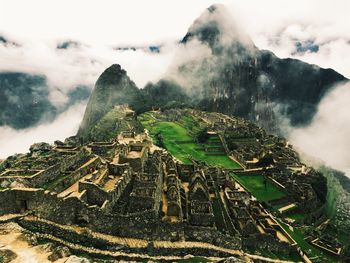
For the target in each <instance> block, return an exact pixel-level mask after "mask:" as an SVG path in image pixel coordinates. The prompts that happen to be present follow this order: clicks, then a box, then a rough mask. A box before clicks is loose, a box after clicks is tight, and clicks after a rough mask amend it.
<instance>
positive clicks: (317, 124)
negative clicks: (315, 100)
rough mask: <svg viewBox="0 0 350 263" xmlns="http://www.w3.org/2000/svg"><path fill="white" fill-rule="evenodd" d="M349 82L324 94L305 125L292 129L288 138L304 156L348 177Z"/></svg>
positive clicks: (349, 173) (349, 135) (349, 146)
mask: <svg viewBox="0 0 350 263" xmlns="http://www.w3.org/2000/svg"><path fill="white" fill-rule="evenodd" d="M349 101H350V82H346V83H343V84H339V85H337V86H335V87H333V89H332V90H330V92H329V93H328V94H326V95H325V96H324V98H323V99H322V101H321V102H320V104H319V106H318V111H317V113H316V115H315V116H314V118H313V119H312V122H311V124H310V125H308V126H307V127H303V128H292V129H291V130H290V134H289V139H290V141H291V142H292V144H294V145H295V146H296V147H297V148H299V149H300V150H302V151H303V152H305V153H306V154H307V155H311V156H314V157H317V158H319V159H321V160H322V161H324V162H325V164H327V165H329V166H331V167H332V168H335V169H339V170H341V171H343V172H345V173H346V175H347V176H348V177H350V155H349V149H350V114H349V110H350V104H349Z"/></svg>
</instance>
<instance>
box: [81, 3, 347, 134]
mask: <svg viewBox="0 0 350 263" xmlns="http://www.w3.org/2000/svg"><path fill="white" fill-rule="evenodd" d="M345 80H346V78H345V77H344V76H342V75H341V74H339V73H337V72H335V71H334V70H332V69H322V68H320V67H318V66H316V65H310V64H308V63H305V62H302V61H299V60H296V59H289V58H287V59H280V58H278V57H277V56H275V55H274V54H273V53H272V52H269V51H266V50H259V49H258V48H257V47H256V46H255V45H254V43H253V41H252V40H251V39H250V38H249V36H248V35H246V34H245V33H244V32H243V30H241V29H240V28H239V27H238V26H237V25H236V23H235V21H232V18H231V16H230V15H229V14H227V12H226V10H225V8H224V7H223V6H221V5H214V6H211V7H209V8H208V9H207V10H206V11H205V12H204V13H203V14H202V15H201V16H200V17H199V18H198V19H197V20H196V21H195V22H194V23H193V25H192V26H191V27H190V28H189V31H188V33H187V34H186V35H185V37H184V38H183V39H182V41H181V42H180V43H179V47H178V50H177V54H176V55H175V56H174V61H173V63H172V64H171V66H170V67H169V70H168V73H167V74H166V75H165V76H164V78H163V79H162V80H160V81H159V82H158V83H155V84H152V83H150V84H148V85H146V87H145V88H144V89H141V90H139V89H137V87H136V86H135V84H134V83H133V82H132V81H131V80H130V79H129V77H128V76H127V75H126V72H125V71H124V70H122V69H121V68H120V66H119V65H113V66H111V67H110V68H108V69H107V70H106V71H105V72H104V73H103V74H102V75H101V76H100V78H99V79H98V81H97V83H96V86H95V89H94V91H93V94H92V95H91V98H90V101H89V104H88V106H87V109H86V112H85V116H84V119H83V122H82V124H81V127H80V130H79V132H78V135H79V136H83V137H84V134H85V135H86V134H87V133H88V132H89V129H91V127H93V126H94V125H95V124H96V122H97V121H98V120H99V119H101V118H102V117H103V116H104V115H105V114H106V113H107V112H108V111H110V110H111V109H112V108H113V106H114V105H118V104H125V103H127V104H129V106H130V107H131V108H132V109H133V110H135V111H136V112H137V113H141V112H144V111H147V110H150V109H152V107H161V108H163V109H164V108H170V107H181V106H184V105H186V106H191V107H197V108H200V109H203V110H207V111H217V112H222V113H225V114H232V115H235V116H240V117H243V118H247V119H249V120H252V121H255V122H257V123H258V124H259V125H260V126H262V127H264V128H265V129H266V130H268V131H269V132H279V133H282V134H283V131H282V129H283V127H282V126H281V125H280V118H283V119H284V120H285V119H287V120H288V121H290V123H291V125H293V126H298V125H305V124H307V123H308V122H310V121H311V119H312V117H313V116H314V114H315V113H316V109H317V105H318V103H319V102H320V100H321V98H322V97H323V95H324V94H325V93H326V92H327V91H328V90H329V89H330V88H331V87H332V86H333V85H334V84H336V83H337V82H340V81H345Z"/></svg>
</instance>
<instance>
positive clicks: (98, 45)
mask: <svg viewBox="0 0 350 263" xmlns="http://www.w3.org/2000/svg"><path fill="white" fill-rule="evenodd" d="M0 1H1V9H0V36H2V37H3V38H4V39H6V41H10V42H11V43H16V45H9V44H7V45H5V44H4V42H3V41H0V71H8V70H11V71H23V72H29V73H37V74H44V75H45V76H47V78H48V81H49V84H50V96H49V98H50V99H51V101H52V102H53V103H54V104H55V105H58V104H62V103H64V102H65V101H66V100H67V96H68V94H69V92H70V91H71V90H72V88H73V87H74V86H76V85H78V84H79V85H81V84H83V85H87V86H89V87H90V88H92V87H93V85H94V83H95V81H96V80H97V77H98V76H99V75H100V74H101V73H102V72H103V70H104V69H105V68H107V67H108V66H110V65H111V64H113V63H118V64H121V65H122V67H123V68H125V69H126V70H127V71H128V75H129V76H130V77H131V78H132V79H133V80H134V81H135V82H136V84H137V85H138V86H139V87H143V86H144V85H145V84H146V83H147V82H148V81H156V80H157V79H159V78H160V77H161V76H162V75H163V74H164V73H165V72H166V71H167V68H168V66H169V64H170V62H171V61H172V60H173V58H175V60H177V61H178V63H180V62H181V61H183V60H186V57H184V58H179V57H176V56H177V53H175V51H174V43H175V42H177V41H179V40H180V39H182V37H183V36H184V35H185V34H186V32H187V30H188V27H189V26H190V25H191V24H192V23H193V20H194V19H196V18H197V17H198V16H199V15H200V14H201V13H202V12H203V11H204V10H205V8H207V7H209V6H210V5H212V4H214V3H217V2H219V3H224V4H225V5H226V6H227V7H228V9H229V11H230V12H231V13H232V14H233V17H234V19H235V20H238V22H239V30H241V31H242V32H243V31H247V33H248V34H249V35H250V37H251V38H252V40H253V41H254V43H255V44H256V45H257V46H258V47H259V48H263V49H269V50H271V51H273V52H275V53H276V54H277V55H278V56H280V57H294V58H298V59H301V60H303V61H306V62H309V63H313V64H317V65H320V66H322V67H326V68H327V67H331V68H333V69H335V70H337V71H339V72H340V73H341V74H344V75H345V76H346V77H348V78H350V60H349V59H345V57H346V55H347V54H350V43H349V40H350V31H349V30H348V25H349V15H348V10H350V2H349V1H348V0H334V1H326V0H310V1H304V0H295V1H280V0H267V1H259V0H246V1H240V0H222V1H221V0H220V1H207V0H193V1H187V0H177V1H162V0H148V1H137V0H130V1H118V0H106V1H104V2H103V4H102V3H101V1H97V0H91V1H84V0H75V1H69V0H60V1H58V0H55V1H46V0H31V1H20V0H0ZM19 7H20V8H19ZM80 10H83V12H79V11H80ZM77 14H79V15H77ZM65 43H69V45H68V46H67V45H65ZM297 43H301V49H302V51H303V52H296V51H298V50H297V49H298V46H297V45H298V44H297ZM160 44H161V45H162V48H161V50H160V53H152V52H148V51H147V50H143V49H136V50H135V51H133V50H132V49H128V50H126V51H125V50H124V51H123V50H115V47H118V46H119V47H120V46H122V47H130V46H131V47H135V46H141V47H145V46H151V45H152V46H153V45H156V46H157V45H160ZM192 44H193V45H194V46H195V45H196V44H198V43H195V42H193V43H192ZM60 45H61V47H66V46H67V48H61V49H57V46H60ZM62 45H63V46H62ZM310 45H311V46H310ZM316 46H317V47H318V50H317V51H316V50H315V49H313V50H314V51H312V47H316ZM299 49H300V48H299ZM199 51H200V52H199V53H192V54H191V53H187V55H188V56H189V57H191V56H192V57H193V56H198V57H202V56H204V57H206V56H207V53H206V52H208V49H206V48H205V47H203V46H202V47H201V49H200V50H199ZM208 69H210V67H209V68H208ZM209 73H210V72H209ZM261 80H262V81H263V79H261ZM183 81H184V82H185V83H186V81H188V80H186V79H184V80H183ZM193 85H199V84H198V83H197V84H196V83H194V84H193ZM337 90H339V93H340V91H343V92H346V91H345V88H341V87H338V88H336V89H334V90H333V92H335V93H336V91H337ZM331 94H332V93H330V95H331ZM337 94H338V93H337ZM330 95H329V96H330ZM344 97H345V96H344ZM327 98H328V96H327V97H325V99H324V101H326V102H327V101H328V99H327ZM331 99H334V100H340V99H341V96H340V95H339V94H338V95H337V96H335V97H329V100H330V101H329V103H326V104H325V105H331V102H332V101H331ZM324 101H323V102H322V103H325V102H324ZM322 105H324V104H321V105H320V108H319V111H320V113H318V115H320V116H326V115H324V113H323V110H322V109H323V107H326V106H322ZM338 108H339V110H338V111H339V112H337V114H342V115H343V114H345V113H346V112H347V111H348V110H347V105H346V104H344V105H343V104H339V105H338ZM73 115H74V116H76V117H75V118H71V117H72V116H70V115H69V114H62V115H60V117H59V119H57V120H56V121H55V122H54V123H52V124H47V125H46V124H45V125H43V124H42V125H40V126H38V127H36V128H33V129H29V130H25V131H23V132H19V133H17V132H16V131H13V130H11V129H9V128H6V127H2V128H0V134H1V135H2V136H1V138H0V149H1V153H0V155H7V154H10V153H13V152H14V150H12V149H18V150H16V151H20V150H21V151H22V150H25V149H27V148H26V147H27V146H26V147H24V145H28V146H29V145H30V144H31V143H33V142H34V141H38V140H39V141H42V140H46V137H45V136H46V135H47V134H48V133H47V130H46V129H48V128H47V127H54V126H53V125H54V124H56V122H57V123H58V121H60V124H62V127H64V126H65V125H66V126H67V125H68V126H69V127H71V128H70V129H67V132H64V133H62V134H61V133H60V134H57V136H56V135H52V137H50V138H48V139H49V140H51V139H54V137H57V138H62V137H63V134H64V136H69V135H72V134H74V132H75V130H74V129H73V128H72V127H76V128H77V127H78V125H79V123H80V120H81V117H82V116H80V115H79V114H73ZM78 115H79V116H78ZM318 115H317V116H318ZM335 116H338V115H335ZM343 117H344V119H343V123H346V122H347V123H349V121H348V118H347V116H342V118H343ZM334 118H335V119H337V123H333V124H332V125H330V123H329V122H330V121H331V120H328V119H327V118H326V119H324V118H323V119H322V118H320V119H317V118H316V117H315V119H314V122H313V124H312V125H311V126H310V127H306V128H303V129H300V130H296V131H295V133H294V134H293V137H292V140H295V142H296V144H298V145H300V146H301V147H302V149H303V150H304V151H306V152H310V153H314V154H316V155H317V156H320V155H322V156H320V157H321V158H324V159H327V160H328V161H330V160H333V159H335V160H333V161H332V163H334V165H336V166H337V167H341V166H342V163H345V160H343V161H342V162H341V163H338V162H336V161H339V158H332V156H326V155H325V154H326V152H329V153H330V152H332V151H335V150H336V149H337V148H338V147H339V149H340V150H341V151H343V149H344V147H342V144H341V141H342V140H341V139H340V138H342V139H343V141H346V137H344V136H346V135H344V134H343V133H341V130H340V129H339V131H335V129H334V127H341V123H342V122H341V118H339V119H338V117H334ZM326 120H328V121H326ZM63 124H64V125H63ZM321 124H322V125H328V126H324V127H323V128H322V127H320V126H317V125H321ZM51 125H52V126H51ZM58 127H61V126H58ZM317 127H318V128H317ZM326 127H327V128H326ZM328 129H329V132H328ZM68 130H70V132H68ZM313 132H315V134H317V136H315V138H313V137H312V136H311V135H310V134H312V133H313ZM333 132H337V133H336V135H337V136H336V137H337V138H335V140H333V144H331V146H327V145H324V144H323V141H328V140H331V138H330V137H329V136H328V133H329V134H331V133H333ZM16 136H17V137H16ZM19 136H23V137H19ZM341 136H343V137H341ZM4 138H7V139H6V140H5V139H4ZM12 138H17V139H16V140H15V139H12ZM18 138H25V139H26V143H23V144H22V143H18V142H19V141H20V140H19V139H18ZM307 138H308V139H309V140H307ZM322 138H324V139H322ZM338 141H339V145H338ZM11 144H13V145H14V146H13V147H12V146H11ZM313 144H315V145H316V146H315V145H313ZM345 144H346V143H344V145H345ZM320 145H322V146H323V147H324V148H325V149H326V148H327V147H328V148H327V149H329V148H330V147H333V146H334V147H333V148H334V149H335V150H332V149H329V151H323V150H322V151H321V150H319V149H318V150H319V151H318V150H317V147H320ZM22 146H23V147H22ZM322 149H323V148H322ZM6 150H7V151H8V152H6ZM340 156H345V154H341V155H340ZM340 159H342V158H340Z"/></svg>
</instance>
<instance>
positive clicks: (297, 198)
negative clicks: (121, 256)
mask: <svg viewBox="0 0 350 263" xmlns="http://www.w3.org/2000/svg"><path fill="white" fill-rule="evenodd" d="M193 115H194V116H197V117H198V118H202V119H203V121H204V122H206V123H207V124H208V125H209V126H210V129H211V132H212V134H215V136H217V139H218V140H219V141H220V143H222V148H223V149H224V151H225V152H227V154H229V155H230V154H231V155H233V158H235V159H238V160H239V161H240V163H244V165H242V166H243V167H244V168H242V169H237V171H235V172H236V173H241V174H243V175H246V174H247V175H249V173H250V169H252V168H253V167H254V169H256V168H257V169H259V171H260V172H261V173H263V174H264V176H265V178H266V179H267V180H269V181H270V182H271V183H273V184H275V185H276V186H278V187H279V188H281V189H282V190H283V191H284V192H285V193H286V197H284V198H283V199H281V200H277V202H280V203H281V204H285V203H288V204H289V203H293V204H295V205H297V206H298V207H299V209H300V208H303V209H308V211H313V210H314V209H315V207H316V206H317V205H318V204H319V199H318V197H317V195H316V193H315V190H314V189H313V188H312V187H311V184H312V176H311V175H312V174H314V176H317V174H315V173H316V172H315V171H314V170H312V169H307V168H305V167H304V166H303V165H302V164H301V163H300V162H299V158H298V156H297V155H296V153H295V152H294V151H293V150H292V148H290V147H289V146H288V144H287V142H285V141H283V140H280V139H277V138H275V137H267V136H266V135H265V134H264V132H263V131H262V130H260V129H259V128H256V127H255V126H252V125H248V126H247V127H246V126H244V122H243V123H242V122H241V121H240V120H236V119H231V118H228V117H224V118H223V117H222V115H215V114H214V115H210V114H205V113H203V112H199V111H196V112H193ZM130 116H133V115H132V114H130ZM225 127H228V128H227V129H226V128H225ZM231 131H235V132H236V133H237V132H238V133H244V134H245V135H246V136H253V135H254V136H258V137H259V138H260V139H259V140H256V139H255V141H254V140H250V141H248V142H246V141H243V142H242V144H239V145H238V147H237V148H236V150H234V151H231V150H230V145H228V143H227V136H226V134H227V133H229V132H231ZM271 140H273V141H274V142H275V143H276V142H277V143H278V146H277V148H270V149H269V151H270V153H271V152H272V154H271V158H272V159H273V160H274V163H273V164H270V163H269V164H266V163H261V162H260V160H261V159H262V158H263V157H264V155H265V153H266V147H265V146H266V143H267V142H269V141H271ZM253 141H254V142H253ZM249 144H254V145H255V146H254V147H255V148H254V147H253V148H251V149H253V150H252V152H254V153H253V154H251V155H249V154H248V153H246V152H244V149H245V147H248V146H247V145H249ZM215 147H219V146H216V145H214V146H213V148H215ZM249 147H250V146H249ZM249 147H248V148H249ZM254 158H255V159H257V161H254V164H252V163H249V160H252V159H254ZM241 160H244V162H243V161H241ZM276 164H278V165H276ZM0 172H1V174H0V185H1V188H2V190H0V216H3V215H7V214H20V215H21V216H20V217H19V219H18V222H19V224H21V225H22V226H24V227H25V228H27V229H29V230H31V231H34V232H37V233H40V235H53V236H55V237H56V238H60V239H62V240H66V241H67V242H73V243H74V242H82V243H88V241H87V240H88V239H87V235H88V236H90V237H89V238H90V239H91V240H93V242H95V244H97V245H98V246H101V247H103V248H106V249H107V250H108V248H109V246H110V244H109V242H108V241H106V240H105V239H103V240H100V239H98V238H96V237H94V236H91V234H87V233H90V232H89V231H92V232H93V233H100V234H101V235H110V236H113V237H118V238H129V239H137V240H141V241H142V242H146V243H147V244H150V243H149V242H156V241H157V242H169V241H171V242H200V244H202V243H203V244H206V245H204V247H203V249H200V250H198V251H200V255H202V256H203V255H204V256H213V255H225V256H227V255H229V254H225V253H226V252H225V253H223V254H220V253H222V252H217V251H216V252H215V251H213V250H212V249H209V247H210V246H211V245H215V246H217V247H219V248H221V249H231V250H241V249H250V248H257V247H259V248H260V249H264V248H266V249H269V251H274V252H276V253H286V254H289V253H293V251H294V252H295V251H296V250H297V248H296V243H295V241H294V240H293V239H292V238H291V237H290V236H289V234H288V233H287V232H286V231H285V230H284V229H283V228H282V227H281V226H280V225H279V224H278V223H277V221H276V219H275V217H274V215H272V214H271V213H270V212H268V211H267V210H266V207H264V206H262V205H261V204H260V203H259V202H258V201H257V200H256V199H255V198H254V196H252V195H251V194H250V193H249V192H247V191H246V190H245V189H244V188H243V187H242V186H241V185H240V184H239V183H238V182H236V181H235V180H234V179H233V177H232V176H231V175H230V172H231V171H230V170H228V169H224V168H222V167H214V166H208V165H206V164H205V163H203V162H197V161H196V160H193V163H192V164H183V163H181V162H180V161H178V160H176V159H175V158H174V157H173V156H172V155H171V154H170V153H169V152H167V151H166V150H164V149H162V148H159V147H157V146H155V145H154V144H153V142H152V139H151V138H150V137H149V136H148V134H147V132H145V133H141V134H136V133H135V132H134V131H132V130H129V131H124V132H122V133H120V134H117V135H116V136H115V138H114V139H113V140H112V141H110V142H92V143H89V144H86V145H71V144H68V143H62V142H57V143H56V145H55V146H53V147H52V146H47V145H38V146H35V147H32V148H31V152H30V153H28V154H24V155H18V156H14V157H11V158H10V159H9V160H7V161H5V162H4V163H3V164H2V166H1V170H0ZM309 174H310V176H309ZM305 177H307V178H308V179H307V180H305V179H303V178H305ZM310 178H311V179H310ZM1 188H0V189H1ZM281 213H282V212H281ZM70 227H77V228H79V229H84V230H81V231H82V232H81V234H79V233H73V232H74V231H73V232H72V231H71V230H68V229H70ZM85 232H86V233H85ZM52 238H53V237H52ZM141 241H138V242H141ZM184 244H186V243H184ZM120 249H121V251H127V252H128V253H129V252H142V253H152V252H150V251H157V253H160V254H161V253H163V252H161V251H159V250H156V249H155V250H150V248H149V247H148V245H147V246H145V247H138V246H137V245H132V246H128V247H121V248H120ZM172 249H173V250H172V251H173V252H174V251H175V252H174V253H175V254H179V255H181V253H183V252H181V251H185V250H184V249H182V250H181V249H178V248H176V247H174V248H172ZM154 253H155V252H154Z"/></svg>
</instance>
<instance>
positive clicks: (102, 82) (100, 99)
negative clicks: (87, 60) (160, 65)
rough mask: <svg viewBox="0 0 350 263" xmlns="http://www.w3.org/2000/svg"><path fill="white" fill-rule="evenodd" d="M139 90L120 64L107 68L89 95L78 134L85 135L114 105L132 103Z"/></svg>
mask: <svg viewBox="0 0 350 263" xmlns="http://www.w3.org/2000/svg"><path fill="white" fill-rule="evenodd" d="M139 92H140V91H139V89H138V88H137V87H136V85H135V83H134V82H133V81H131V80H130V78H129V77H128V76H127V74H126V71H125V70H123V69H121V67H120V65H117V64H114V65H112V66H110V67H109V68H107V69H106V70H105V71H104V72H103V73H102V74H101V76H100V77H99V78H98V80H97V82H96V85H95V88H94V90H93V92H92V94H91V96H90V99H89V102H88V105H87V107H86V110H85V113H84V118H83V121H82V123H81V125H80V128H79V131H78V136H79V137H83V138H84V137H86V136H87V135H88V134H89V131H90V130H91V129H92V128H93V127H94V126H95V124H96V123H97V122H98V121H99V120H100V119H101V118H102V117H103V116H104V115H105V114H107V113H108V112H109V111H110V110H112V109H113V107H114V106H115V105H121V104H132V103H133V102H134V101H135V100H136V97H137V96H138V94H139Z"/></svg>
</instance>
